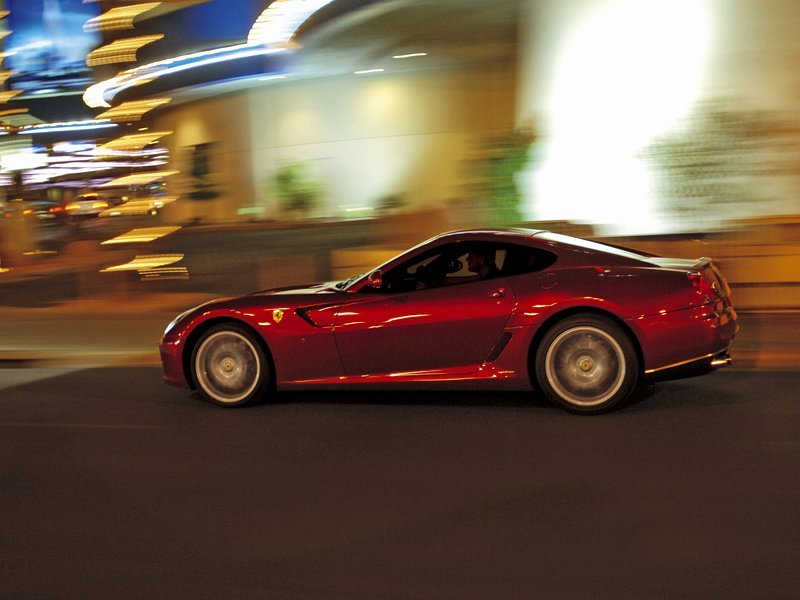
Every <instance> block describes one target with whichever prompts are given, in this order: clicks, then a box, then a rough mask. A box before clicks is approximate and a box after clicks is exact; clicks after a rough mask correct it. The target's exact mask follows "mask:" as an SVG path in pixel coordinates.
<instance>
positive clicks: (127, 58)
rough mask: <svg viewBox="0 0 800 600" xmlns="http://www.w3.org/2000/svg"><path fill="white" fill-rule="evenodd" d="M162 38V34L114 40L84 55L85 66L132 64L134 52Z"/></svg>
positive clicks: (134, 57) (134, 56)
mask: <svg viewBox="0 0 800 600" xmlns="http://www.w3.org/2000/svg"><path fill="white" fill-rule="evenodd" d="M163 38H164V34H163V33H154V34H153V35H139V36H136V37H131V38H125V39H121V40H114V41H113V42H111V43H110V44H106V45H105V46H100V47H99V48H95V49H94V50H92V51H91V52H89V54H87V55H86V64H87V65H88V66H90V67H98V66H100V65H110V64H114V63H121V62H133V61H135V60H136V52H137V51H138V50H139V49H141V48H143V47H145V46H147V45H148V44H152V43H153V42H157V41H158V40H160V39H163Z"/></svg>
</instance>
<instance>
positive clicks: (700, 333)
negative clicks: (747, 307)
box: [631, 304, 739, 377]
mask: <svg viewBox="0 0 800 600" xmlns="http://www.w3.org/2000/svg"><path fill="white" fill-rule="evenodd" d="M631 326H632V327H633V328H635V329H636V330H637V332H638V335H639V338H640V342H641V345H642V353H643V355H644V368H643V371H644V374H645V375H646V376H648V377H651V376H656V375H657V374H658V373H659V372H662V371H671V370H674V369H679V368H681V367H686V366H687V365H697V366H702V367H703V368H705V369H706V370H707V369H713V368H717V367H719V366H724V365H726V364H728V363H729V362H730V361H729V359H728V358H727V356H728V350H729V348H730V346H731V343H732V342H733V339H734V337H735V336H736V333H737V331H738V330H739V324H738V322H737V316H736V311H735V310H734V309H733V308H732V307H730V306H724V307H723V306H721V305H719V304H718V305H713V304H708V305H705V306H699V307H696V308H691V309H687V310H680V311H673V312H667V313H663V314H657V315H650V316H645V317H639V318H637V319H635V320H633V321H632V322H631ZM712 363H713V364H712Z"/></svg>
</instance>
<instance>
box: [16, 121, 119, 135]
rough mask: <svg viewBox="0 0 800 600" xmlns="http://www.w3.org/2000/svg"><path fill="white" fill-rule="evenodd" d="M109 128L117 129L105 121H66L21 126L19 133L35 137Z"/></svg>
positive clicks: (113, 124)
mask: <svg viewBox="0 0 800 600" xmlns="http://www.w3.org/2000/svg"><path fill="white" fill-rule="evenodd" d="M109 127H118V125H117V124H116V123H111V122H110V121H108V120H105V119H102V120H92V121H66V122H64V123H44V124H42V125H23V126H22V127H21V128H20V130H19V133H23V134H27V135H36V134H39V133H67V132H71V131H92V130H95V129H106V128H109Z"/></svg>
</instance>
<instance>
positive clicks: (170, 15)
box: [6, 0, 800, 233]
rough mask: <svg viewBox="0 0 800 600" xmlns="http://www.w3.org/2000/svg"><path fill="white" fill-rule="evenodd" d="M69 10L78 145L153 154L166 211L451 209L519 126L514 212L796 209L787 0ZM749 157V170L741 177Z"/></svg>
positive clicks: (209, 217)
mask: <svg viewBox="0 0 800 600" xmlns="http://www.w3.org/2000/svg"><path fill="white" fill-rule="evenodd" d="M72 1H74V2H78V3H79V4H81V5H82V6H83V7H84V8H82V9H81V10H85V7H87V6H91V7H93V8H94V9H95V14H94V16H93V17H92V18H91V19H89V20H88V21H87V25H85V26H84V29H85V30H87V31H88V32H90V33H91V32H93V33H94V34H95V35H97V36H99V37H98V40H97V42H96V44H95V46H94V47H93V49H92V50H91V52H89V54H88V56H87V61H88V64H89V65H91V66H92V68H93V72H92V77H93V80H94V82H95V83H94V85H92V86H91V87H89V89H88V90H87V92H86V93H85V94H84V95H83V100H84V102H85V104H84V108H83V110H86V111H89V112H90V113H91V117H90V118H92V119H94V120H96V121H97V122H98V124H108V125H109V126H113V131H112V129H109V130H106V131H103V132H102V133H101V135H102V136H103V137H102V138H99V139H98V138H97V137H96V136H95V137H94V138H93V139H95V140H96V141H97V142H98V143H100V144H111V145H110V146H107V148H108V149H109V150H114V151H118V150H116V149H119V148H128V149H129V151H130V152H132V153H136V152H141V151H143V150H146V149H147V148H154V147H162V146H163V148H164V150H165V154H164V156H165V157H166V156H168V158H164V159H163V161H161V162H163V164H159V163H158V161H155V160H153V163H152V164H150V163H148V162H147V161H146V160H145V159H144V158H143V157H141V156H139V158H138V159H137V160H139V161H140V163H139V165H138V166H137V167H135V168H133V167H129V168H128V169H129V170H130V169H133V170H134V171H136V172H141V171H145V172H147V171H148V170H149V171H151V172H155V173H156V174H157V175H159V176H160V177H156V179H155V180H154V181H156V182H157V181H160V180H163V181H166V186H167V188H166V189H162V190H161V192H163V193H169V194H170V195H178V196H179V197H180V200H179V201H177V202H174V203H172V204H170V205H169V207H168V208H167V209H165V213H164V216H165V218H166V219H168V220H172V221H174V222H187V221H191V220H193V219H200V220H203V221H237V220H250V219H269V218H297V217H298V216H304V217H321V218H346V217H348V216H357V217H361V216H370V215H375V214H378V213H379V212H380V211H381V210H397V209H401V210H403V209H405V210H414V209H420V208H426V207H430V206H438V205H445V206H457V207H460V208H463V207H465V206H469V203H470V201H471V200H473V199H474V198H472V196H474V195H476V194H477V193H478V191H476V186H475V180H476V173H477V172H478V171H480V170H481V169H484V168H485V163H486V162H487V161H491V160H493V159H494V158H496V153H495V151H496V149H493V148H489V147H487V144H490V143H491V140H492V139H496V137H497V136H498V135H499V134H503V133H506V132H509V131H511V130H514V129H515V128H517V129H519V128H523V129H530V130H532V131H533V132H534V133H535V134H536V143H535V145H534V147H533V151H532V153H531V160H530V162H529V164H528V166H527V168H526V169H525V171H524V172H523V173H522V174H521V176H520V177H519V181H518V182H519V186H520V189H521V190H522V192H523V193H522V199H523V200H522V207H521V208H522V214H523V216H524V217H525V218H528V219H539V220H542V219H562V220H563V219H568V220H572V221H585V222H591V223H594V224H599V225H600V226H601V227H604V228H605V229H606V230H608V231H610V232H615V233H624V232H637V233H643V232H659V231H671V230H680V229H699V228H707V227H713V226H718V225H719V224H720V223H721V222H722V220H723V217H722V215H724V218H728V217H730V218H741V217H746V216H748V215H750V214H764V213H768V214H780V213H789V214H797V213H800V207H798V200H797V198H798V194H797V191H798V190H797V186H798V169H797V168H796V165H795V164H794V163H793V162H792V160H791V159H788V158H787V157H790V156H792V155H793V153H794V150H795V147H794V145H795V144H796V143H797V142H798V140H800V137H798V136H796V135H795V133H794V132H795V130H796V129H797V127H796V126H797V124H798V123H800V121H798V119H797V118H796V114H795V113H796V110H797V107H798V101H800V98H798V95H800V80H798V75H797V73H796V71H795V69H794V68H793V65H794V64H795V62H796V59H797V56H796V55H797V54H798V52H800V42H798V41H797V37H796V35H794V31H795V30H796V28H797V26H798V25H800V4H798V3H796V2H795V1H794V0H775V1H774V2H770V3H769V4H768V5H765V4H764V3H763V2H759V1H758V0H648V1H647V2H643V1H641V0H436V1H433V0H392V1H391V2H389V1H381V0H304V1H301V0H276V1H274V2H269V1H268V0H194V1H185V0H182V1H169V0H165V1H162V2H131V1H116V0H115V1H110V0H105V1H100V2H89V3H81V2H80V0H72ZM70 3H71V2H70V1H69V0H62V2H61V3H60V4H59V3H56V4H58V5H59V6H58V10H60V11H61V14H62V15H63V14H64V11H65V10H67V9H69V10H71V9H70V8H69V5H70ZM47 4H48V10H49V14H50V15H51V16H52V15H53V14H54V13H53V11H54V10H56V9H55V5H53V3H50V2H49V3H47ZM22 5H23V3H22V2H20V1H19V0H18V2H17V3H16V7H17V8H15V7H14V5H13V3H12V2H11V0H6V6H7V7H8V6H10V10H11V11H12V14H13V12H14V11H15V10H18V9H19V7H20V6H22ZM30 5H31V3H28V6H30ZM44 8H45V6H44V5H42V9H44ZM45 21H46V22H47V23H50V25H49V27H50V30H54V29H53V27H54V26H53V24H52V23H53V19H52V18H50V20H45ZM59 35H63V33H59ZM25 95H27V96H28V97H29V98H30V96H31V95H30V93H28V94H23V96H25ZM17 102H21V100H18V99H12V100H10V101H9V103H10V104H13V103H17ZM28 102H32V100H28ZM720 103H722V104H723V105H724V106H723V110H722V115H723V117H724V119H723V120H722V121H720V120H716V121H714V120H713V119H711V118H710V117H709V115H710V116H711V117H713V116H714V115H716V114H717V113H719V112H720V111H719V110H717V108H715V107H717V106H719V105H720ZM714 111H716V112H714ZM709 122H712V125H713V126H711V127H709V126H708V123H709ZM703 123H704V124H705V125H702V127H705V129H703V130H702V131H701V125H700V124H703ZM720 123H722V124H721V125H720ZM754 129H759V130H760V131H762V132H763V131H766V130H769V131H772V132H774V134H773V133H768V134H766V135H762V136H761V138H758V136H754V135H753V134H752V130H754ZM706 130H708V131H710V133H708V131H706ZM83 135H84V134H78V133H76V134H75V137H74V139H76V140H78V139H82V137H83ZM148 135H150V136H151V137H149V138H148V137H147V136H148ZM134 136H140V137H138V138H136V137H134ZM715 136H716V137H715ZM700 138H702V139H703V140H708V141H707V143H705V145H703V146H702V147H700V148H698V146H697V144H696V140H698V139H700ZM119 140H122V141H119ZM776 140H777V141H776ZM726 148H735V149H737V155H736V156H733V157H732V156H731V153H730V152H728V151H727V150H726ZM698 152H700V153H702V154H698ZM698 156H699V157H700V158H698ZM752 156H756V157H757V161H756V162H761V163H764V164H763V167H764V168H763V169H758V170H755V169H753V170H752V172H751V171H748V170H746V169H745V170H744V171H743V170H742V169H741V168H740V167H739V165H740V163H742V162H744V163H749V166H752V164H753V162H754V161H752V160H749V158H750V157H752ZM105 160H108V159H107V157H106V159H105ZM147 160H152V159H151V158H148V159H147ZM703 161H705V162H708V163H709V164H711V165H712V166H711V167H709V169H708V170H707V171H706V172H703V173H697V172H696V169H695V170H692V169H690V168H687V162H688V163H689V164H690V166H691V164H696V163H698V162H703ZM748 168H749V167H748ZM124 171H125V167H124V166H118V167H114V168H113V169H111V170H110V171H109V172H107V173H104V174H103V173H101V174H100V175H103V176H104V177H105V180H106V181H107V180H109V179H112V177H114V176H118V175H121V174H123V173H124ZM96 176H97V174H96V173H94V174H93V175H92V177H93V178H95V177H96ZM737 177H738V178H739V180H737ZM49 181H50V182H51V183H52V182H53V180H52V179H51V180H49ZM99 181H100V179H97V180H96V182H99ZM143 181H146V179H145V180H143ZM732 188H736V189H737V190H739V191H738V192H737V193H735V194H734V193H729V191H730V190H731V189H732ZM698 189H701V191H702V193H698V192H697V190H698ZM687 190H688V191H687ZM742 190H744V191H742ZM287 199H288V200H287Z"/></svg>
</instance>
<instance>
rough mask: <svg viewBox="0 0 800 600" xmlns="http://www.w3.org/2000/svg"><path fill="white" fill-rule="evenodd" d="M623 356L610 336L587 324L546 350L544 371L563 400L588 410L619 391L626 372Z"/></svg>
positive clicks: (558, 337)
mask: <svg viewBox="0 0 800 600" xmlns="http://www.w3.org/2000/svg"><path fill="white" fill-rule="evenodd" d="M626 368H627V367H626V362H625V354H624V352H623V350H622V347H621V346H620V345H619V343H618V342H617V340H616V339H614V336H613V335H611V334H609V333H607V332H606V331H604V330H602V329H600V328H598V327H593V326H590V325H580V326H576V327H573V328H570V329H567V330H566V331H563V332H562V333H561V334H559V335H558V336H557V337H556V338H555V339H554V340H553V342H552V343H551V344H550V346H549V348H548V349H547V354H546V355H545V372H546V374H547V380H548V382H549V383H550V385H551V386H552V388H553V390H555V392H556V393H557V394H558V395H559V396H560V397H561V398H563V399H564V400H565V401H567V402H569V403H571V404H574V405H576V406H582V407H589V406H596V405H598V404H602V403H603V402H606V401H607V400H609V399H610V398H612V397H613V396H614V394H616V393H617V391H619V389H620V387H621V386H622V383H623V381H624V379H625V373H626Z"/></svg>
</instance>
